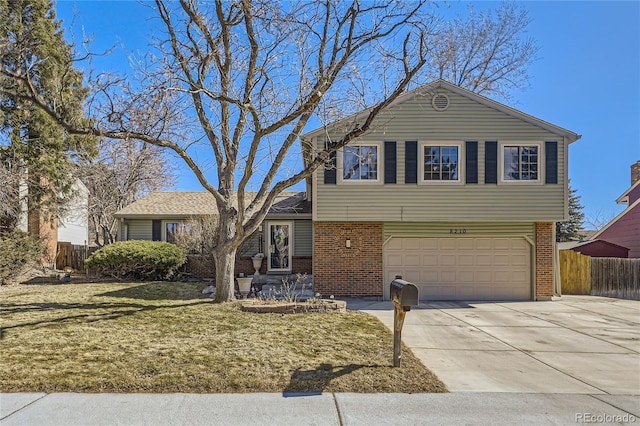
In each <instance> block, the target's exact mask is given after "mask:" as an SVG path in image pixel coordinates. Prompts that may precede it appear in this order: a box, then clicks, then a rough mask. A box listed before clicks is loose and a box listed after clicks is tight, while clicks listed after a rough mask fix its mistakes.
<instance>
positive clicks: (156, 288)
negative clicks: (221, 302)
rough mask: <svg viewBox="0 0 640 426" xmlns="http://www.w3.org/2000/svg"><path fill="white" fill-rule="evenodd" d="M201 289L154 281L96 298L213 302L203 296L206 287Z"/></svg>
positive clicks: (183, 284)
mask: <svg viewBox="0 0 640 426" xmlns="http://www.w3.org/2000/svg"><path fill="white" fill-rule="evenodd" d="M199 287H202V288H199ZM199 287H198V288H196V286H195V285H194V284H192V283H182V282H168V281H152V282H148V283H142V284H140V283H135V284H131V286H130V287H126V288H122V289H120V290H113V291H108V292H106V293H102V294H97V295H96V296H98V297H119V298H124V299H140V300H196V299H207V300H211V299H210V298H209V297H208V295H204V294H202V289H204V287H205V286H202V285H201V286H199Z"/></svg>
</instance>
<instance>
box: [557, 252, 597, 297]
mask: <svg viewBox="0 0 640 426" xmlns="http://www.w3.org/2000/svg"><path fill="white" fill-rule="evenodd" d="M560 282H561V283H562V294H591V257H590V256H584V255H582V254H580V253H576V252H575V251H572V250H560Z"/></svg>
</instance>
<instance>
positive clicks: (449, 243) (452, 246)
mask: <svg viewBox="0 0 640 426" xmlns="http://www.w3.org/2000/svg"><path fill="white" fill-rule="evenodd" d="M438 247H439V248H440V250H456V249H457V248H458V247H457V244H456V239H455V238H441V239H440V240H439V243H438Z"/></svg>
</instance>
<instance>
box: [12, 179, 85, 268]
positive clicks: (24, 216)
mask: <svg viewBox="0 0 640 426" xmlns="http://www.w3.org/2000/svg"><path fill="white" fill-rule="evenodd" d="M26 191H27V188H26V184H23V183H21V184H20V198H21V199H22V200H23V201H21V208H20V212H19V215H18V223H17V228H18V229H20V230H21V231H24V232H28V233H29V234H31V235H33V236H36V237H37V238H39V239H40V241H41V242H42V244H43V247H44V250H43V256H42V263H43V264H47V265H55V264H58V265H57V266H60V265H59V263H60V262H56V258H57V257H58V254H59V253H58V252H59V249H60V244H61V243H66V244H67V245H69V246H71V245H83V246H86V245H87V240H88V238H89V226H88V216H87V215H88V208H89V190H88V189H87V187H86V186H85V185H84V184H83V183H82V181H81V180H80V179H76V180H75V181H74V182H73V184H72V187H71V191H70V192H69V195H68V197H69V202H68V203H67V205H66V206H65V209H64V211H63V212H62V213H61V214H60V215H59V216H58V217H50V215H46V214H43V213H42V211H41V210H40V209H34V210H32V211H28V208H27V202H26V201H24V200H25V197H26V195H27V194H26ZM63 266H69V265H63Z"/></svg>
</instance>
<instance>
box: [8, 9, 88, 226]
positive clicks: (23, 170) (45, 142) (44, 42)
mask: <svg viewBox="0 0 640 426" xmlns="http://www.w3.org/2000/svg"><path fill="white" fill-rule="evenodd" d="M0 61H1V62H2V65H3V69H4V70H11V71H13V72H17V73H20V74H23V75H26V76H28V81H29V84H30V85H32V86H33V88H34V89H35V90H36V91H37V92H38V93H39V94H41V96H42V99H43V100H44V102H46V104H47V105H49V106H52V107H54V109H55V110H56V111H58V112H59V113H60V114H61V115H62V116H64V117H66V118H67V119H69V120H71V121H72V122H75V123H82V121H83V115H84V113H83V102H84V101H85V99H86V96H87V94H88V91H87V90H86V89H85V88H83V75H82V73H81V72H79V71H78V70H76V69H74V67H73V51H72V47H71V46H70V45H69V44H68V43H67V42H66V41H65V40H64V38H63V31H62V30H61V28H60V22H59V21H57V20H56V18H55V12H54V10H53V4H52V3H51V2H49V1H48V0H0ZM0 85H1V88H2V89H3V90H2V92H0V93H3V95H2V96H0V128H1V129H2V132H1V134H2V136H0V147H1V149H0V160H2V161H3V163H4V164H11V165H12V168H11V172H12V173H14V174H19V177H18V178H16V179H14V182H20V184H21V185H23V186H24V187H26V188H28V191H24V190H23V191H19V190H18V191H16V188H15V184H14V185H12V187H11V188H9V187H8V186H7V187H5V188H4V189H0V191H3V192H5V193H6V194H3V195H5V196H4V197H2V198H3V199H4V198H8V199H9V200H11V199H12V198H13V201H12V202H13V203H15V205H18V204H21V205H25V206H28V208H29V209H30V210H33V209H38V210H39V211H40V212H42V214H44V215H47V216H57V215H58V214H59V213H60V210H61V208H62V207H63V204H62V201H61V200H63V199H69V198H70V197H69V196H68V195H71V194H69V191H70V188H71V184H72V182H73V171H74V158H75V157H76V156H78V155H85V154H87V153H89V152H90V151H91V147H92V146H93V138H87V137H78V136H70V135H69V134H67V133H66V132H65V131H64V129H63V128H62V127H61V126H59V125H58V124H57V122H56V120H54V119H53V118H52V117H51V116H50V115H49V114H47V113H45V112H44V111H43V110H42V109H41V108H37V106H36V105H34V104H33V103H31V102H27V101H25V100H24V94H25V93H26V92H25V88H24V87H22V86H20V85H19V84H17V83H16V82H15V81H14V80H12V79H11V78H9V77H8V76H7V75H6V74H4V75H2V76H0ZM16 195H17V196H18V199H16ZM20 197H22V198H20ZM24 197H26V198H27V199H26V200H25V199H24ZM14 210H19V209H14ZM3 213H5V214H6V212H3ZM16 220H17V217H9V218H7V217H5V218H4V220H3V223H4V224H5V225H9V226H7V227H8V228H10V227H11V226H10V225H13V226H15V222H16Z"/></svg>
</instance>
